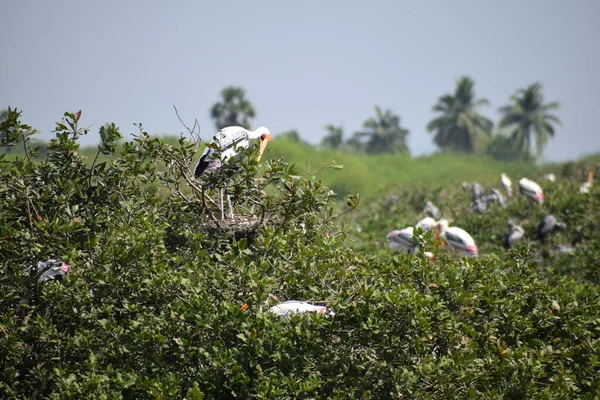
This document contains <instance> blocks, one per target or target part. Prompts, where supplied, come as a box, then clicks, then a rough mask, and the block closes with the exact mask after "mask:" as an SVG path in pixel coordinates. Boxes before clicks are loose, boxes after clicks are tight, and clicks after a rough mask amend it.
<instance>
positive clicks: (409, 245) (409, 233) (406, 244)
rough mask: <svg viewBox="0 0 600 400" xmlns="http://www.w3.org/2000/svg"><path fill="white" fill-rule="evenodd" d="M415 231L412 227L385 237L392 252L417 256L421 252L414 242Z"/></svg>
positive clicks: (395, 231)
mask: <svg viewBox="0 0 600 400" xmlns="http://www.w3.org/2000/svg"><path fill="white" fill-rule="evenodd" d="M413 232H414V229H413V227H412V226H409V227H408V228H404V229H397V230H394V231H391V232H390V233H388V234H387V236H386V237H385V240H387V242H388V245H389V247H390V250H392V251H395V250H400V251H406V252H410V253H412V254H416V253H417V251H418V250H419V244H418V243H417V242H415V241H414V240H413Z"/></svg>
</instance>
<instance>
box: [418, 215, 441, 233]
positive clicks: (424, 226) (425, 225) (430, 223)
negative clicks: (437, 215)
mask: <svg viewBox="0 0 600 400" xmlns="http://www.w3.org/2000/svg"><path fill="white" fill-rule="evenodd" d="M435 224H436V221H435V219H433V218H431V217H425V218H423V219H422V220H420V221H419V222H417V224H416V225H415V228H421V230H423V233H425V232H427V231H430V230H432V229H433V228H435Z"/></svg>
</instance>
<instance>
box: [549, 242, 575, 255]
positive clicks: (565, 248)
mask: <svg viewBox="0 0 600 400" xmlns="http://www.w3.org/2000/svg"><path fill="white" fill-rule="evenodd" d="M554 250H556V252H557V253H560V254H573V253H574V252H575V250H577V247H575V246H570V245H564V244H557V245H556V246H554Z"/></svg>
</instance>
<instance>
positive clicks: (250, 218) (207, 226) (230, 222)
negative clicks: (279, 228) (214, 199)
mask: <svg viewBox="0 0 600 400" xmlns="http://www.w3.org/2000/svg"><path fill="white" fill-rule="evenodd" d="M277 220H278V218H277V217H276V216H274V215H264V216H261V215H254V214H235V215H234V218H233V219H231V217H225V219H215V220H212V219H209V220H206V221H204V222H203V223H202V230H203V231H205V232H206V233H208V234H216V235H220V236H224V235H231V236H233V237H234V238H235V240H240V239H242V238H246V239H253V238H255V237H256V236H258V234H259V233H260V228H261V227H262V226H263V225H265V224H272V223H276V221H277Z"/></svg>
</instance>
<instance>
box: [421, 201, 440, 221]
mask: <svg viewBox="0 0 600 400" xmlns="http://www.w3.org/2000/svg"><path fill="white" fill-rule="evenodd" d="M423 213H424V214H425V216H426V217H431V218H435V219H440V209H439V208H437V207H436V206H435V205H434V204H433V203H432V202H430V201H427V202H426V203H425V209H424V210H423Z"/></svg>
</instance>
